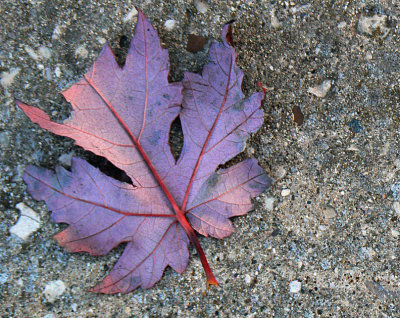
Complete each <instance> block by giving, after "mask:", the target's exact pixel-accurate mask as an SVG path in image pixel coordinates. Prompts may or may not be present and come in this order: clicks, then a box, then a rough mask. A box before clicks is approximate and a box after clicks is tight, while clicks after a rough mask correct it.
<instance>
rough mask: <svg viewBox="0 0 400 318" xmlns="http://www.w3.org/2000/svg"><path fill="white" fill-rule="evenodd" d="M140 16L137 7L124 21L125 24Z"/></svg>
mask: <svg viewBox="0 0 400 318" xmlns="http://www.w3.org/2000/svg"><path fill="white" fill-rule="evenodd" d="M137 14H138V11H137V10H136V8H135V7H133V8H132V10H131V11H129V12H128V13H127V14H126V16H125V17H124V18H123V19H122V21H124V23H126V22H128V21H130V20H132V19H133V18H134V17H136V16H137Z"/></svg>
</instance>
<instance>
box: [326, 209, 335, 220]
mask: <svg viewBox="0 0 400 318" xmlns="http://www.w3.org/2000/svg"><path fill="white" fill-rule="evenodd" d="M323 213H324V216H325V218H327V219H333V218H334V217H335V216H336V211H335V209H334V208H332V207H326V208H325V209H324V211H323Z"/></svg>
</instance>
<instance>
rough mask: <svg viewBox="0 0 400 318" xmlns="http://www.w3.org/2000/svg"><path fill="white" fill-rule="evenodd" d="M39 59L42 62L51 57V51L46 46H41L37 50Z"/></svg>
mask: <svg viewBox="0 0 400 318" xmlns="http://www.w3.org/2000/svg"><path fill="white" fill-rule="evenodd" d="M37 52H38V54H39V55H40V57H41V58H42V59H44V60H48V59H49V58H50V57H51V54H52V51H51V49H49V48H48V47H47V46H41V47H39V48H38V50H37Z"/></svg>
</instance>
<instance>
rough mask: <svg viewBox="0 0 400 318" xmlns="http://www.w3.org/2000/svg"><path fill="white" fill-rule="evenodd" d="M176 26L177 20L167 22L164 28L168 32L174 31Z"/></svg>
mask: <svg viewBox="0 0 400 318" xmlns="http://www.w3.org/2000/svg"><path fill="white" fill-rule="evenodd" d="M175 26H176V21H175V20H167V21H165V23H164V28H165V29H166V30H167V31H172V30H173V29H175Z"/></svg>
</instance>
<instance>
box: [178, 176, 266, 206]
mask: <svg viewBox="0 0 400 318" xmlns="http://www.w3.org/2000/svg"><path fill="white" fill-rule="evenodd" d="M262 175H263V174H262V173H261V174H259V175H256V176H254V177H252V178H250V179H248V180H246V181H244V182H242V183H239V184H238V185H237V186H236V187H233V188H231V189H229V190H227V191H225V192H223V193H221V194H220V195H218V196H216V197H213V198H211V199H209V200H207V201H204V202H201V203H199V204H197V205H195V206H192V207H191V208H190V209H188V210H186V211H185V213H188V212H190V211H192V210H193V209H196V208H197V207H199V206H201V205H203V204H207V203H209V202H211V201H214V200H218V199H219V198H221V197H223V196H224V195H226V194H228V193H229V192H232V191H234V190H236V189H237V188H239V187H241V186H242V185H244V184H246V183H248V182H250V181H252V180H254V179H255V178H258V177H260V176H262ZM220 201H221V200H220ZM222 202H225V201H222ZM226 203H229V204H236V203H231V202H226ZM238 205H239V204H238Z"/></svg>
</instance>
